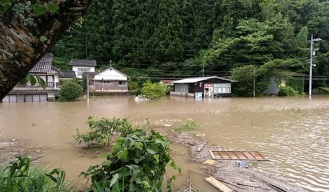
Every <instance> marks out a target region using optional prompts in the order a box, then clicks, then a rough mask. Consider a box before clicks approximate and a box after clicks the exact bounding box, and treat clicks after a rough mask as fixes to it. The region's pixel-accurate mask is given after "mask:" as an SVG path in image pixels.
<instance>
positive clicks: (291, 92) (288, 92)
mask: <svg viewBox="0 0 329 192" xmlns="http://www.w3.org/2000/svg"><path fill="white" fill-rule="evenodd" d="M297 95H298V92H297V91H295V89H293V88H292V87H289V86H286V87H281V88H280V91H279V92H278V96H297Z"/></svg>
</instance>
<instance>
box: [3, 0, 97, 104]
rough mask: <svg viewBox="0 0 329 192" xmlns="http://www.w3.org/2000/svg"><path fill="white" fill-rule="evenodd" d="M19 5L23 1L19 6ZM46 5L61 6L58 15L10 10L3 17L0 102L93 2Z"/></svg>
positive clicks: (61, 0) (59, 0) (60, 1)
mask: <svg viewBox="0 0 329 192" xmlns="http://www.w3.org/2000/svg"><path fill="white" fill-rule="evenodd" d="M20 2H21V3H23V2H24V1H17V2H16V3H20ZM35 2H36V1H32V4H33V3H35ZM47 3H56V4H58V7H59V8H58V10H57V12H56V13H52V12H51V11H47V12H45V13H44V14H42V15H40V16H34V13H33V11H32V10H25V11H23V13H22V12H18V11H17V9H14V7H15V6H11V7H10V8H9V9H7V10H6V11H5V12H3V13H2V14H1V16H0V101H1V100H2V99H3V98H4V97H5V96H6V95H7V94H8V93H9V92H10V91H11V89H12V88H13V87H14V86H15V85H16V84H17V83H18V82H19V81H20V79H22V78H24V77H25V76H26V75H27V73H28V72H29V71H30V70H31V69H32V68H33V66H34V65H35V64H36V63H37V62H38V61H39V60H40V59H41V58H42V57H43V56H44V54H45V53H47V52H48V51H49V50H50V48H51V47H53V46H54V45H55V43H56V42H57V41H58V40H59V39H60V38H61V37H62V36H63V35H64V33H65V32H66V30H67V29H69V27H70V26H72V25H73V24H74V23H75V22H76V20H77V19H79V18H80V17H81V16H82V15H84V14H85V13H86V11H87V9H88V7H89V5H90V3H91V0H70V1H69V0H68V1H65V0H50V1H47ZM26 21H29V22H26Z"/></svg>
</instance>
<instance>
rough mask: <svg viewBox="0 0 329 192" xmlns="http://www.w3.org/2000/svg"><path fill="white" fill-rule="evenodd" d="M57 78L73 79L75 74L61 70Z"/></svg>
mask: <svg viewBox="0 0 329 192" xmlns="http://www.w3.org/2000/svg"><path fill="white" fill-rule="evenodd" d="M58 77H59V78H72V79H73V78H75V77H76V76H75V72H74V71H72V70H62V71H61V72H60V74H59V75H58Z"/></svg>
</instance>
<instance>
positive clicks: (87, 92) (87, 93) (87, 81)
mask: <svg viewBox="0 0 329 192" xmlns="http://www.w3.org/2000/svg"><path fill="white" fill-rule="evenodd" d="M87 101H89V74H87Z"/></svg>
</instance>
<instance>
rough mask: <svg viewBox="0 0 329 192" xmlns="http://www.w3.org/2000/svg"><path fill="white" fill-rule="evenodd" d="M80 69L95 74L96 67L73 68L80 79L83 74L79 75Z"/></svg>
mask: <svg viewBox="0 0 329 192" xmlns="http://www.w3.org/2000/svg"><path fill="white" fill-rule="evenodd" d="M79 68H80V69H83V70H84V72H95V67H81V66H73V67H72V71H74V72H75V76H76V77H78V78H82V74H79Z"/></svg>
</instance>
